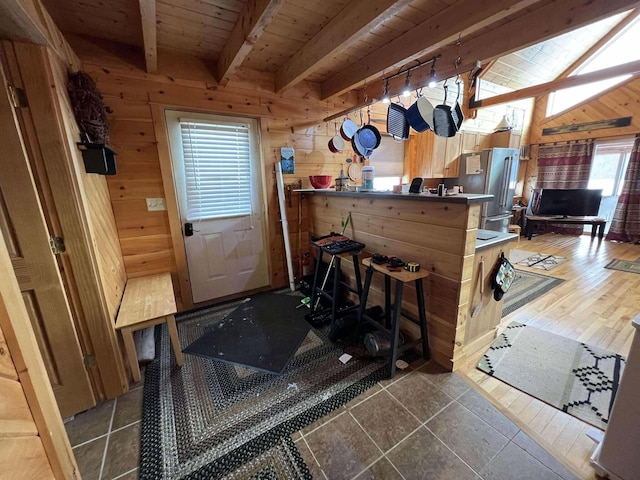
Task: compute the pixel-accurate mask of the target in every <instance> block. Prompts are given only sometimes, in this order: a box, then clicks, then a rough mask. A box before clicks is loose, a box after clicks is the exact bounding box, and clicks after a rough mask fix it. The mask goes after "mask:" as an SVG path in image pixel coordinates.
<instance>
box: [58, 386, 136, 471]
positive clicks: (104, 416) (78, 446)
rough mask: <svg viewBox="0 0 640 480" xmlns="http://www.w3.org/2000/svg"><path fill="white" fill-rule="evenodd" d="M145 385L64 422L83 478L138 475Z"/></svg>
mask: <svg viewBox="0 0 640 480" xmlns="http://www.w3.org/2000/svg"><path fill="white" fill-rule="evenodd" d="M141 416H142V386H141V385H138V386H134V387H133V389H132V390H130V391H129V392H128V393H127V394H126V395H123V396H121V397H118V398H117V399H115V400H110V401H108V402H105V403H103V404H101V405H99V406H97V407H95V408H93V409H91V410H88V411H87V412H83V413H81V414H79V415H76V416H75V418H74V419H73V420H71V421H68V422H67V423H66V424H65V427H66V429H67V434H68V435H69V440H70V442H71V446H72V447H73V453H74V454H75V456H76V461H77V462H78V468H79V469H80V474H81V475H82V478H83V480H100V479H104V480H114V479H116V478H117V479H122V480H129V479H135V478H138V451H139V443H140V419H141Z"/></svg>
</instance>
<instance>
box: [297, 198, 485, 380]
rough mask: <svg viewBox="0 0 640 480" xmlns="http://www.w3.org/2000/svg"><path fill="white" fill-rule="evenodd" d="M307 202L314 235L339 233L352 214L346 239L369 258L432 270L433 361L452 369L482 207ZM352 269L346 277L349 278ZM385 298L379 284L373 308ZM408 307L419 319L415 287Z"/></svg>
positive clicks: (377, 201) (429, 300) (328, 200)
mask: <svg viewBox="0 0 640 480" xmlns="http://www.w3.org/2000/svg"><path fill="white" fill-rule="evenodd" d="M305 201H306V202H307V203H308V205H309V209H310V229H311V233H312V234H315V235H319V234H323V233H326V232H328V231H336V230H337V229H339V228H340V225H341V223H342V221H343V220H344V218H346V216H347V214H348V213H349V212H351V225H350V226H349V227H348V229H347V232H346V234H347V235H349V236H350V237H351V238H354V239H356V240H359V241H361V242H363V243H365V244H366V250H367V251H368V252H383V253H384V252H390V253H393V254H395V255H398V256H400V257H401V258H404V259H406V260H416V261H418V262H419V263H420V264H421V266H422V268H425V269H427V270H429V272H430V273H431V275H430V276H429V281H428V282H427V284H426V285H425V295H426V299H427V315H428V318H429V322H430V327H429V328H430V330H429V335H430V342H431V347H432V351H433V358H434V359H435V360H436V361H438V362H439V363H442V364H443V365H444V366H446V367H448V368H451V367H452V365H453V364H452V361H456V360H458V359H459V358H460V353H458V351H459V350H460V348H461V347H462V346H464V329H460V328H459V325H464V323H465V321H466V311H467V310H468V308H469V302H470V288H471V277H472V271H473V259H474V254H475V233H476V231H477V230H476V225H477V219H478V215H479V206H478V205H471V206H467V205H462V204H436V203H426V202H423V201H420V200H415V201H414V200H395V201H393V200H386V199H379V198H376V199H370V198H354V197H336V196H324V195H322V194H310V195H306V196H305ZM347 263H348V262H345V271H346V272H349V271H350V268H351V267H350V266H349V265H346V264H347ZM382 292H383V289H382V286H381V280H380V279H378V280H376V282H374V287H373V291H372V296H371V298H372V302H381V301H382V298H383V293H382ZM403 304H404V305H405V307H406V309H407V310H408V311H409V312H411V313H414V314H415V313H417V302H416V299H415V291H413V287H410V286H407V294H406V297H405V298H404V299H403ZM430 305H437V307H433V308H430ZM402 328H403V330H407V331H408V336H410V337H411V336H412V335H413V336H415V335H416V332H415V331H414V329H413V327H411V326H409V325H408V324H404V323H403V325H402ZM458 329H459V330H460V331H459V332H458V331H457V330H458ZM456 343H459V345H456Z"/></svg>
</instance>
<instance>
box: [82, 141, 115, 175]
mask: <svg viewBox="0 0 640 480" xmlns="http://www.w3.org/2000/svg"><path fill="white" fill-rule="evenodd" d="M81 137H82V142H79V143H77V144H76V145H78V148H80V151H81V152H82V160H84V169H85V171H86V172H87V173H97V174H99V175H115V174H116V152H115V150H113V149H112V148H111V147H109V146H107V145H105V144H103V143H91V142H90V141H89V136H88V135H87V134H83V135H81Z"/></svg>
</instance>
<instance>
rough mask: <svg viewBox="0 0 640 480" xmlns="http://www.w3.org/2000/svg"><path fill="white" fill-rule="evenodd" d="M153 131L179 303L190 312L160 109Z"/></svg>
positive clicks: (155, 110) (155, 109)
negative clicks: (178, 291) (178, 289)
mask: <svg viewBox="0 0 640 480" xmlns="http://www.w3.org/2000/svg"><path fill="white" fill-rule="evenodd" d="M151 116H152V119H153V128H154V133H155V137H156V139H157V142H158V143H157V146H158V159H159V163H160V170H161V173H162V185H163V194H162V196H163V197H164V199H165V203H166V206H167V212H166V213H167V215H168V222H169V233H170V234H171V239H172V256H173V260H174V262H175V270H174V271H175V272H176V273H177V276H178V284H179V286H180V299H181V303H182V308H184V309H185V310H188V309H190V308H192V307H193V296H192V295H191V285H190V281H189V270H188V268H187V253H186V251H185V248H184V241H183V239H182V223H181V221H180V209H179V207H178V195H177V193H176V187H175V182H174V179H173V167H172V163H171V150H170V148H169V137H168V134H167V124H166V120H165V116H164V109H163V108H162V106H161V105H157V104H152V105H151Z"/></svg>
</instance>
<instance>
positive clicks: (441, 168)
mask: <svg viewBox="0 0 640 480" xmlns="http://www.w3.org/2000/svg"><path fill="white" fill-rule="evenodd" d="M429 134H430V135H433V149H432V151H431V177H432V178H442V177H444V172H445V164H446V160H445V157H446V155H447V139H446V138H444V137H439V136H438V135H435V134H434V133H432V132H429Z"/></svg>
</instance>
